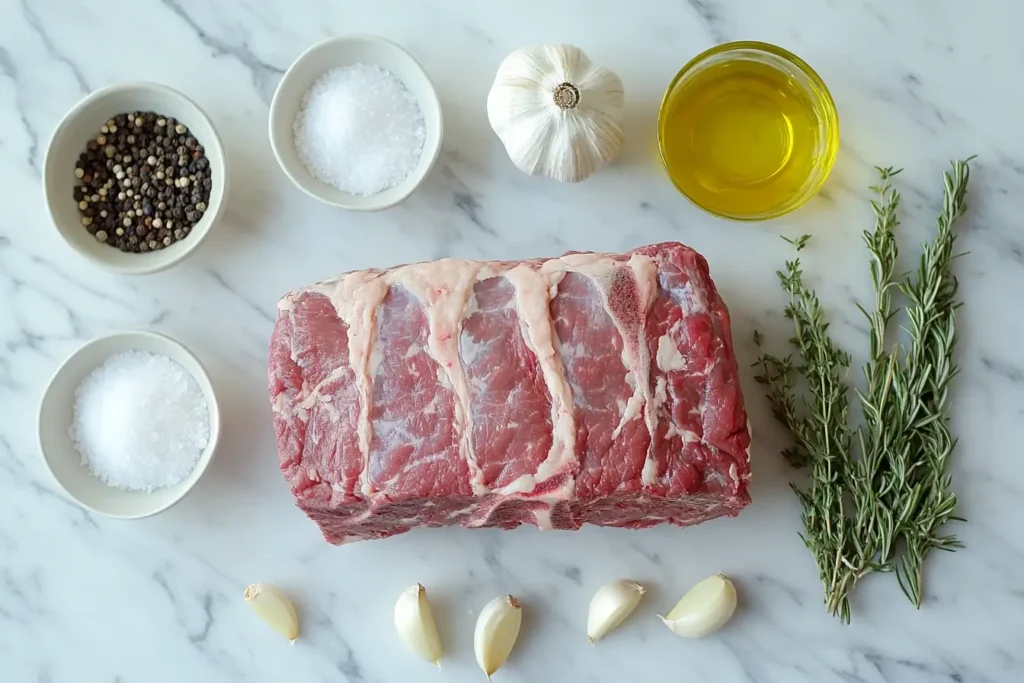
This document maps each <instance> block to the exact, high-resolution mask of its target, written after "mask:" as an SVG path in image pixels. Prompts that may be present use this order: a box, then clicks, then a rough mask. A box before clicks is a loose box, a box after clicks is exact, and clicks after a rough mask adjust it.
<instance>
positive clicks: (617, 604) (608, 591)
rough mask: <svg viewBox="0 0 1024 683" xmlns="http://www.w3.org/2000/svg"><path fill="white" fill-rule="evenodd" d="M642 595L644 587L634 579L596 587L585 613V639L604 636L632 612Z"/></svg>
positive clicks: (592, 640)
mask: <svg viewBox="0 0 1024 683" xmlns="http://www.w3.org/2000/svg"><path fill="white" fill-rule="evenodd" d="M643 596H644V587H643V586H641V585H640V584H639V583H637V582H636V581H629V580H626V579H619V580H618V581H612V582H611V583H608V584H605V585H604V586H601V587H600V588H598V589H597V592H596V593H594V597H593V598H591V599H590V611H589V612H588V613H587V640H589V641H590V642H591V643H593V642H595V641H597V640H600V639H601V638H604V637H605V636H606V635H608V634H609V633H611V632H612V631H614V630H615V629H616V628H618V627H619V626H620V625H621V624H622V622H624V621H625V620H626V618H627V617H628V616H629V615H630V614H632V613H633V610H635V609H636V606H637V605H639V604H640V598H642V597H643Z"/></svg>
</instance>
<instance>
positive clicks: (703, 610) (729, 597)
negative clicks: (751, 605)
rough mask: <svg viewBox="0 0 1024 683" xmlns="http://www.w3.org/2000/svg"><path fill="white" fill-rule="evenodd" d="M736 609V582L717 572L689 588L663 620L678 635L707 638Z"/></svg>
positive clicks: (727, 619)
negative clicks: (734, 583)
mask: <svg viewBox="0 0 1024 683" xmlns="http://www.w3.org/2000/svg"><path fill="white" fill-rule="evenodd" d="M735 611H736V586H734V585H733V583H732V581H730V580H729V579H728V578H727V577H726V576H724V575H722V574H715V575H714V576H709V577H708V578H706V579H704V580H703V581H701V582H700V583H698V584H697V585H696V586H694V587H693V588H691V589H690V590H689V591H687V593H686V595H684V596H683V597H682V598H680V599H679V602H677V603H676V606H675V607H673V608H672V611H671V612H669V613H668V614H667V615H665V616H663V617H661V620H662V621H663V622H665V625H666V626H668V627H669V629H671V631H672V632H673V633H675V634H676V635H677V636H682V637H684V638H703V637H704V636H708V635H711V634H712V633H714V632H715V631H717V630H718V629H720V628H722V627H723V626H724V625H725V622H727V621H729V618H730V617H731V616H732V614H733V612H735Z"/></svg>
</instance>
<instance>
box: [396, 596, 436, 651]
mask: <svg viewBox="0 0 1024 683" xmlns="http://www.w3.org/2000/svg"><path fill="white" fill-rule="evenodd" d="M395 630H397V631H398V637H399V638H401V639H402V642H403V643H405V646H406V647H408V648H409V649H410V650H412V651H413V652H414V653H415V654H417V655H419V656H420V657H421V658H423V659H425V660H427V661H428V662H432V663H434V664H437V666H438V667H440V666H441V655H442V654H444V647H443V645H442V644H441V636H440V635H439V634H438V632H437V622H435V621H434V611H433V610H432V609H431V608H430V601H429V600H427V589H426V588H424V587H423V586H422V585H421V584H418V583H417V584H416V585H415V586H410V587H409V588H406V589H405V590H404V591H402V593H401V594H400V595H399V596H398V600H397V601H396V602H395Z"/></svg>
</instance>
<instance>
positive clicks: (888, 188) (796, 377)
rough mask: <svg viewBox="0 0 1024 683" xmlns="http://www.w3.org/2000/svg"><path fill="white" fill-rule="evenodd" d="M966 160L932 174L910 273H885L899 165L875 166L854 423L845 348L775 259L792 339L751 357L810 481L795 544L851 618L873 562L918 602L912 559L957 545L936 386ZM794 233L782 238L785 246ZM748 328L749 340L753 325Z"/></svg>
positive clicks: (942, 405) (945, 412)
mask: <svg viewBox="0 0 1024 683" xmlns="http://www.w3.org/2000/svg"><path fill="white" fill-rule="evenodd" d="M969 162H970V159H967V160H964V161H957V162H954V163H953V169H952V172H947V173H945V174H943V181H944V202H943V211H942V213H941V214H940V216H939V217H938V220H937V221H936V232H935V236H934V237H933V239H932V241H931V242H930V243H928V244H926V245H925V246H924V252H923V254H922V256H921V259H920V262H919V264H918V267H917V270H916V272H914V273H912V274H909V275H907V276H902V277H901V276H897V275H896V274H895V268H896V259H897V256H898V253H899V250H898V246H897V243H896V236H895V231H896V228H897V226H898V225H899V221H898V218H897V209H898V208H899V201H900V196H899V193H898V192H896V191H895V190H894V189H893V187H892V182H891V181H892V178H893V177H894V176H895V175H897V174H898V173H899V171H896V170H893V169H892V168H879V169H878V172H879V175H880V178H881V183H880V184H879V185H878V186H877V187H874V188H872V189H873V190H874V191H875V192H876V193H877V194H878V198H877V199H876V200H874V201H872V208H873V209H874V213H875V227H874V230H871V231H865V232H864V244H865V246H867V248H868V251H869V252H870V254H871V263H870V268H869V272H870V276H871V281H872V285H873V287H874V291H875V300H874V306H873V307H872V308H871V310H867V309H865V308H863V307H860V306H859V305H858V308H860V310H861V312H862V313H863V314H864V316H865V317H866V318H867V320H868V324H869V327H870V340H869V353H868V360H867V363H866V364H865V365H864V368H863V373H864V379H865V388H864V390H863V391H860V390H858V391H856V395H857V398H858V401H859V403H860V407H861V410H862V412H863V415H864V424H863V426H861V427H860V428H858V429H854V428H852V427H851V426H850V424H849V420H848V412H849V390H848V388H847V385H846V381H845V377H846V373H847V369H848V368H849V365H850V356H849V354H848V353H846V352H845V351H843V350H841V349H839V348H838V347H836V345H835V344H834V343H833V341H832V339H831V337H830V336H829V333H828V322H827V321H826V319H825V315H824V311H823V309H822V306H821V303H820V301H819V300H818V297H817V295H816V294H815V293H814V291H813V290H812V289H810V288H808V287H807V286H806V285H805V283H804V281H803V269H802V266H801V263H800V259H799V258H795V259H793V260H792V261H788V262H786V267H785V269H784V270H781V271H779V272H778V276H779V281H780V283H781V284H782V288H783V289H784V290H785V291H786V293H787V294H789V305H787V307H786V309H785V315H786V317H787V318H789V319H790V320H791V321H792V322H793V327H794V336H793V338H792V340H791V343H792V345H793V346H794V347H795V353H794V354H793V355H789V356H785V357H777V356H772V355H770V354H763V355H762V356H761V357H760V358H758V360H757V362H756V363H755V366H756V367H758V368H759V374H758V375H757V378H756V379H757V381H758V382H759V383H761V384H763V385H764V386H765V387H766V391H767V397H768V400H769V402H770V403H771V406H772V411H773V413H774V414H775V416H776V418H778V420H779V421H780V422H781V423H782V424H783V425H784V426H785V427H786V428H787V429H788V430H789V432H790V433H791V434H792V437H793V445H792V446H791V447H790V448H788V449H787V450H786V451H784V452H783V455H784V456H785V457H786V459H787V460H788V461H789V462H790V463H791V464H792V465H793V466H795V467H799V468H807V469H809V471H810V481H809V483H807V484H806V485H805V486H803V487H799V486H794V487H793V488H794V491H795V492H796V495H797V498H798V499H799V501H800V504H801V507H802V510H803V512H802V517H803V523H804V533H803V535H802V538H803V541H804V544H805V545H806V546H807V548H808V550H810V552H811V554H812V555H813V557H814V560H815V563H816V564H817V566H818V571H819V575H820V578H821V582H822V586H823V588H824V593H825V605H826V609H827V610H828V611H829V612H830V613H832V614H833V615H836V616H838V617H839V618H840V619H842V620H843V621H844V622H849V621H850V594H851V592H852V591H853V589H854V587H855V586H856V584H857V582H858V581H859V580H860V579H861V578H863V577H864V576H865V575H867V574H869V573H872V572H895V573H896V576H897V580H898V581H899V584H900V587H901V588H902V590H903V592H904V593H905V594H906V596H907V598H908V599H909V600H910V601H911V602H912V603H913V604H914V605H915V606H920V604H921V600H922V583H923V565H924V560H925V558H926V557H927V555H928V553H929V552H930V551H931V550H934V549H937V550H954V549H956V548H959V547H961V544H960V542H959V541H958V540H957V538H956V536H954V535H952V534H942V533H941V529H942V527H943V525H944V524H945V523H946V522H948V521H950V520H954V519H959V518H957V517H955V516H954V511H955V508H956V496H955V494H954V493H953V492H952V491H951V490H950V484H951V477H950V475H949V474H948V472H947V470H946V465H947V461H948V459H949V456H950V455H951V453H952V452H953V449H954V447H955V446H956V440H955V439H954V438H953V437H952V435H951V434H950V431H949V402H948V390H949V383H950V381H951V380H952V379H953V378H954V377H955V376H956V374H957V366H956V364H955V363H954V362H953V352H954V350H955V347H956V343H957V334H956V331H955V314H956V310H957V308H958V307H959V305H960V304H959V303H958V301H957V298H956V296H957V281H956V278H955V277H954V276H953V275H952V273H951V271H950V264H951V262H952V260H953V259H954V258H956V256H957V255H958V254H956V252H955V250H954V246H955V242H956V235H955V234H954V233H953V231H952V228H953V224H954V223H955V222H956V220H957V218H959V217H960V216H961V215H962V214H963V213H964V211H965V209H966V205H965V201H964V200H965V195H966V192H967V183H968V180H969V177H970V168H969V165H968V164H969ZM809 239H810V237H809V236H807V235H805V236H803V237H801V238H799V239H796V240H787V241H790V242H791V243H792V244H793V245H794V246H795V247H796V250H797V252H800V251H802V250H803V249H804V247H805V246H806V245H807V242H808V240H809ZM896 293H901V294H902V295H903V297H904V298H905V299H906V300H907V307H906V318H907V321H908V324H907V327H906V330H907V334H908V336H909V345H907V346H904V345H901V344H895V345H893V346H892V347H888V346H887V341H886V340H887V336H888V334H889V332H890V329H891V322H892V320H893V318H894V317H895V315H896V314H897V310H896V309H895V308H894V307H893V297H894V294H896ZM754 341H755V343H757V345H758V346H761V344H762V342H763V339H762V336H761V335H760V333H758V332H756V331H755V333H754Z"/></svg>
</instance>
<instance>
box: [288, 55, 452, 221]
mask: <svg viewBox="0 0 1024 683" xmlns="http://www.w3.org/2000/svg"><path fill="white" fill-rule="evenodd" d="M442 136H443V124H442V119H441V103H440V101H439V100H438V98H437V93H436V92H435V91H434V86H433V84H432V83H431V82H430V78H429V77H427V74H426V72H425V71H424V70H423V67H421V66H420V64H419V62H417V61H416V59H415V58H413V56H412V55H410V54H409V53H408V52H406V51H405V50H404V49H403V48H401V47H399V46H398V45H396V44H395V43H392V42H390V41H388V40H385V39H383V38H378V37H376V36H369V35H353V36H345V37H339V38H330V39H328V40H325V41H323V42H321V43H317V44H316V45H314V46H313V47H311V48H309V49H308V50H306V51H305V52H304V53H302V55H300V56H299V58H298V59H296V60H295V63H294V64H292V65H291V67H290V68H289V69H288V71H287V72H286V73H285V75H284V77H283V78H282V79H281V82H280V84H279V85H278V86H277V91H276V92H275V93H274V99H273V102H272V103H271V105H270V145H271V147H273V149H274V155H275V156H276V157H277V161H278V163H279V164H280V165H281V169H282V170H283V171H284V173H285V175H287V176H288V177H289V178H290V179H291V181H292V182H293V183H295V185H296V186H297V187H298V188H299V189H301V190H302V191H303V192H305V193H306V194H308V195H310V196H311V197H313V198H315V199H318V200H320V201H322V202H325V203H327V204H331V205H332V206H339V207H342V208H344V209H351V210H355V211H377V210H380V209H385V208H388V207H390V206H394V205H395V204H397V203H399V202H400V201H402V200H403V199H405V198H406V197H408V196H409V195H410V194H412V192H413V190H415V189H416V188H417V187H418V186H419V184H420V183H421V182H422V181H423V179H424V178H425V177H426V176H427V174H428V173H429V172H430V169H431V168H432V167H433V165H434V162H435V161H437V156H438V154H439V153H440V151H441V138H442Z"/></svg>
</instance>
